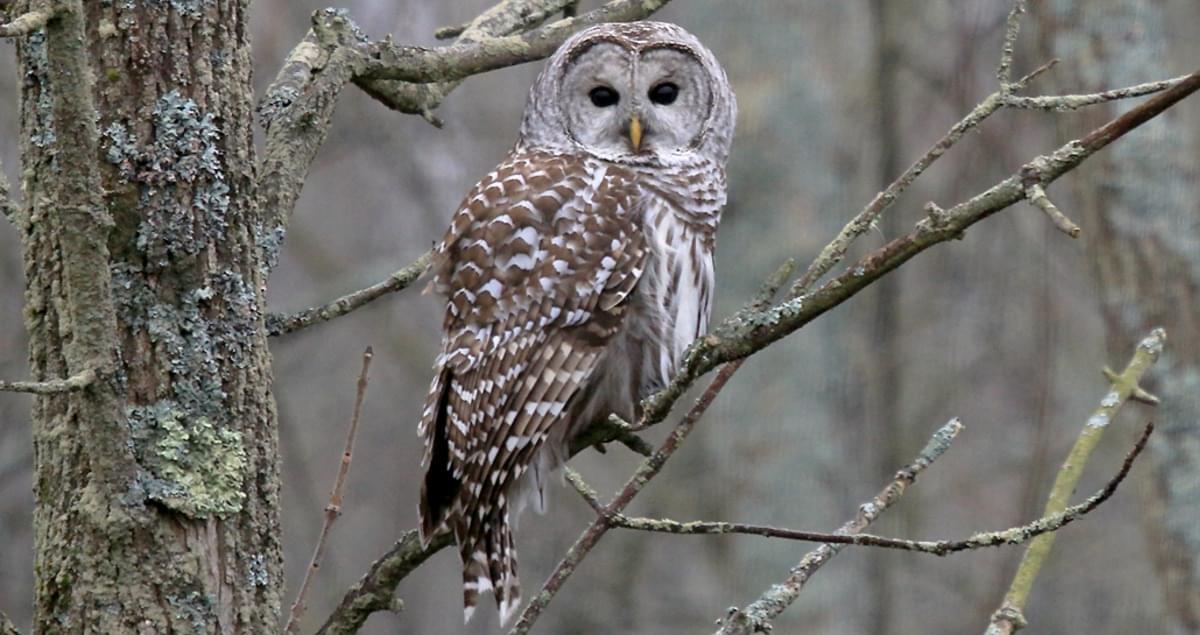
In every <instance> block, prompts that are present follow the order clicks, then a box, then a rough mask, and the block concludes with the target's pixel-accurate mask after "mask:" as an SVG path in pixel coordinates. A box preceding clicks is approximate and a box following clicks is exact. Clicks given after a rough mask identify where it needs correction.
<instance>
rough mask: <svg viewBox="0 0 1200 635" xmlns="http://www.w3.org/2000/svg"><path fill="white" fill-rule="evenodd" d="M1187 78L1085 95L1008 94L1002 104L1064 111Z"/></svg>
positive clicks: (1152, 90) (1141, 93)
mask: <svg viewBox="0 0 1200 635" xmlns="http://www.w3.org/2000/svg"><path fill="white" fill-rule="evenodd" d="M1185 79H1187V75H1181V76H1179V77H1172V78H1171V79H1164V80H1160V81H1156V82H1146V83H1144V84H1136V85H1134V86H1127V87H1125V88H1117V89H1114V90H1106V91H1103V92H1099V93H1089V94H1086V95H1044V96H1041V97H1017V96H1016V95H1009V96H1008V97H1006V98H1005V99H1004V105H1005V106H1006V107H1009V108H1024V109H1033V110H1052V111H1056V112H1065V111H1068V110H1076V109H1079V108H1083V107H1085V106H1093V105H1096V104H1105V103H1108V102H1110V101H1117V100H1120V99H1131V98H1134V97H1144V96H1146V95H1152V94H1154V93H1159V92H1162V91H1164V90H1167V89H1168V88H1172V87H1174V86H1175V85H1176V84H1178V83H1179V82H1182V81H1183V80H1185Z"/></svg>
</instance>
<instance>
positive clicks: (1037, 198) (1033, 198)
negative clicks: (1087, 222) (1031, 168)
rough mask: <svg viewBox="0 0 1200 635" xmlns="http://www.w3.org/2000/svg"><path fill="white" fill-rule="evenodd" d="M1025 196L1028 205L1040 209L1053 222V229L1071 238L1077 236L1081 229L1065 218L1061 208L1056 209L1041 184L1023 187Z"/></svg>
mask: <svg viewBox="0 0 1200 635" xmlns="http://www.w3.org/2000/svg"><path fill="white" fill-rule="evenodd" d="M1025 198H1026V200H1028V201H1029V204H1030V205H1033V206H1034V207H1036V208H1038V209H1040V210H1042V213H1043V214H1045V215H1046V217H1047V218H1049V219H1050V222H1051V223H1054V227H1055V229H1057V230H1058V231H1060V232H1062V233H1064V234H1066V235H1068V236H1070V237H1071V238H1079V234H1080V233H1081V232H1082V231H1083V230H1081V229H1080V228H1079V225H1076V224H1075V222H1074V221H1072V220H1071V219H1070V218H1067V215H1066V214H1064V213H1062V210H1060V209H1058V206H1057V205H1055V204H1054V201H1051V200H1050V197H1049V196H1046V190H1044V189H1042V186H1041V185H1038V184H1037V183H1033V184H1031V185H1030V186H1029V187H1027V188H1025Z"/></svg>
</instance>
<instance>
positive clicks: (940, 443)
mask: <svg viewBox="0 0 1200 635" xmlns="http://www.w3.org/2000/svg"><path fill="white" fill-rule="evenodd" d="M962 429H963V425H962V423H961V422H960V421H959V420H958V419H951V420H950V421H949V422H947V423H946V424H945V425H943V426H942V427H940V428H938V430H937V431H936V432H934V433H933V437H931V438H930V439H929V442H928V443H926V444H925V447H924V448H923V449H922V450H921V452H920V453H919V454H918V455H917V458H916V459H915V460H914V461H913V462H912V463H910V464H908V465H907V466H905V467H904V468H903V469H901V470H900V471H899V472H896V477H895V479H893V480H892V482H891V483H888V484H887V486H886V487H884V488H883V489H882V490H881V491H880V492H879V493H878V494H876V495H875V498H873V499H871V500H870V501H869V502H867V503H864V504H863V505H861V506H860V507H859V508H858V514H857V515H856V516H855V517H854V519H853V520H850V521H849V522H847V523H846V524H844V525H842V526H841V528H840V529H838V532H837V533H839V534H857V533H859V532H861V531H862V530H863V529H864V528H866V526H867V525H870V524H871V523H872V522H874V520H875V519H876V518H878V517H879V515H880V514H882V513H883V512H884V511H886V510H887V509H888V508H889V507H891V506H892V504H894V503H895V502H896V501H897V500H899V499H900V497H901V496H903V495H904V492H905V491H906V490H907V489H908V486H909V485H912V484H913V482H914V481H916V479H917V475H919V474H920V473H921V472H923V471H925V468H927V467H929V466H930V465H931V464H932V463H933V462H934V461H936V460H937V459H938V458H939V457H941V456H942V454H944V453H945V452H946V450H947V449H949V448H950V444H951V443H952V442H953V441H954V439H955V437H957V436H958V433H960V432H962ZM844 546H845V545H839V544H828V543H827V544H823V545H821V546H820V547H817V548H816V549H815V550H813V551H811V552H809V553H808V554H807V555H805V556H804V558H803V559H802V560H800V563H799V564H797V565H796V566H795V567H794V568H793V569H792V571H791V574H790V575H789V576H788V578H787V580H785V581H784V582H783V583H782V584H776V585H773V586H772V587H771V588H770V589H767V590H766V591H764V592H763V594H762V595H761V596H759V598H758V599H757V600H755V601H754V602H753V603H751V604H750V605H748V606H747V607H746V608H744V609H734V610H732V611H731V612H730V613H729V614H728V615H727V616H726V617H725V619H724V620H722V621H721V628H720V630H718V634H719V635H750V634H751V633H759V632H763V631H765V630H767V629H769V628H770V626H769V624H770V621H771V620H772V619H774V618H775V617H776V616H778V615H779V614H780V613H782V612H783V611H784V610H786V609H787V607H789V606H791V604H792V602H794V601H795V600H796V597H797V596H799V595H800V590H801V589H802V588H804V585H805V583H806V582H808V579H809V578H810V577H812V574H813V573H815V572H816V571H817V569H820V568H821V567H822V566H824V564H825V563H826V562H828V561H829V560H830V559H831V558H833V557H834V556H836V555H837V554H838V552H840V551H841V550H842V549H843V548H844Z"/></svg>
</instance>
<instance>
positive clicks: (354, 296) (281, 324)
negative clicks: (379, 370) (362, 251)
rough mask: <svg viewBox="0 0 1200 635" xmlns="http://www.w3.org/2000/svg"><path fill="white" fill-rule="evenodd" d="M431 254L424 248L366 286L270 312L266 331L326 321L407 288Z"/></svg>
mask: <svg viewBox="0 0 1200 635" xmlns="http://www.w3.org/2000/svg"><path fill="white" fill-rule="evenodd" d="M431 257H432V254H431V253H430V252H425V253H424V254H422V255H421V257H419V258H417V259H416V260H415V261H413V263H412V264H410V265H408V266H406V267H404V268H403V269H401V270H399V271H397V272H395V273H393V274H392V275H390V276H388V277H387V278H386V279H385V280H382V281H380V282H376V283H375V284H373V285H371V286H369V287H367V288H365V289H359V290H358V291H355V292H353V293H347V294H346V295H344V296H342V297H340V298H338V299H336V300H333V301H331V302H327V303H325V304H322V305H321V306H317V307H312V308H310V309H305V310H303V311H300V312H298V313H293V314H291V315H279V314H278V313H272V314H270V315H268V316H267V334H268V335H286V334H288V333H291V332H293V331H298V330H300V329H302V328H305V327H308V326H312V325H314V324H320V323H322V322H328V321H329V320H332V319H334V318H337V317H341V316H343V315H346V314H347V313H350V312H351V311H354V310H356V309H360V308H362V307H364V306H366V305H368V304H370V303H371V302H374V301H375V300H378V299H379V298H381V297H383V296H385V295H387V294H389V293H395V292H396V291H402V290H404V289H406V288H408V286H409V285H411V284H412V283H413V282H416V281H417V280H418V279H419V278H420V277H421V276H422V275H423V274H424V273H425V270H426V269H427V268H428V267H429V259H430V258H431Z"/></svg>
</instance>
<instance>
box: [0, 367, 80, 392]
mask: <svg viewBox="0 0 1200 635" xmlns="http://www.w3.org/2000/svg"><path fill="white" fill-rule="evenodd" d="M95 381H96V371H94V370H92V369H90V368H88V369H87V370H84V371H83V372H80V373H78V374H75V375H72V376H70V377H68V378H66V379H49V380H46V381H0V392H25V393H29V394H32V395H57V394H61V393H64V392H74V391H77V390H83V389H84V388H87V387H88V386H91V385H92V384H93V383H94V382H95Z"/></svg>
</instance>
